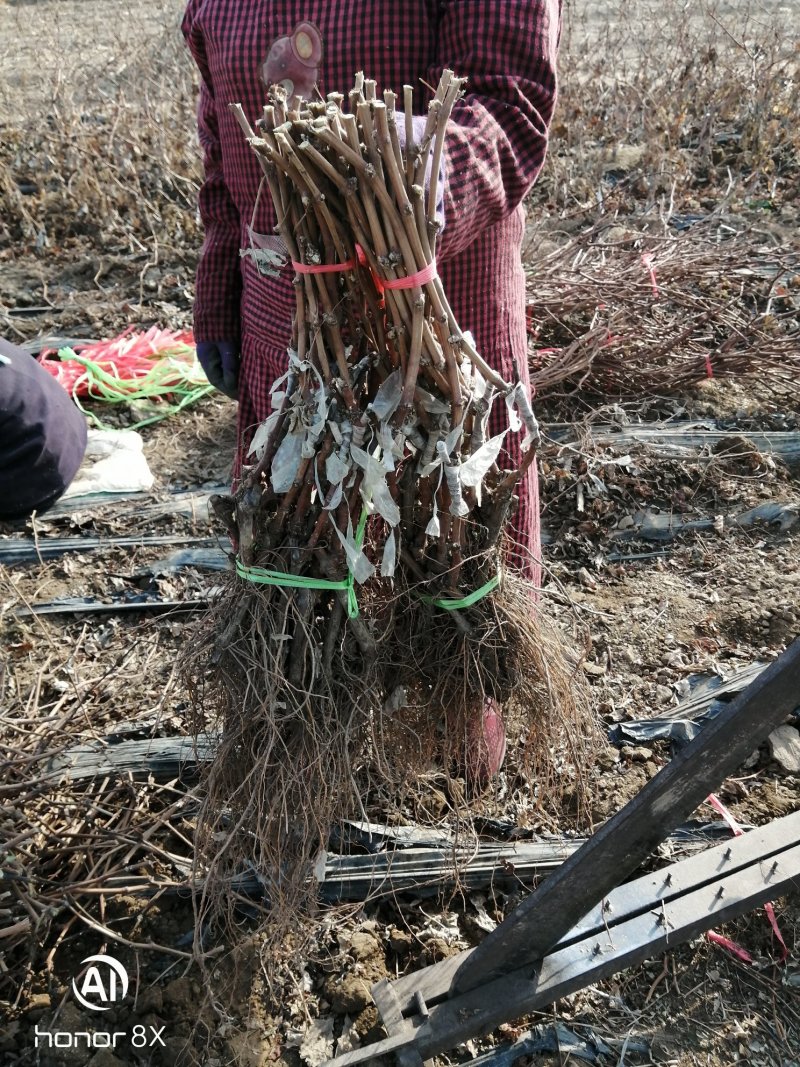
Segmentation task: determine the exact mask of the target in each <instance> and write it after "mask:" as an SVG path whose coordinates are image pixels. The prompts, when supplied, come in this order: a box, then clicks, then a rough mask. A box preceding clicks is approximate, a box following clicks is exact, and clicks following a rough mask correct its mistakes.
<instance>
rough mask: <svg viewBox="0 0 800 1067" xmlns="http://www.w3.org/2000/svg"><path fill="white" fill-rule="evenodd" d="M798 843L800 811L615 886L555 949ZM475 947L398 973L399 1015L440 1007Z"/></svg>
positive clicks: (395, 986)
mask: <svg viewBox="0 0 800 1067" xmlns="http://www.w3.org/2000/svg"><path fill="white" fill-rule="evenodd" d="M798 840H800V812H795V813H794V814H792V815H787V816H786V817H785V818H783V819H781V820H780V828H779V830H776V829H775V824H774V823H773V824H769V825H767V826H763V827H760V828H758V829H755V830H750V831H749V832H748V833H746V834H745V835H744V836H743V837H741V838H739V839H737V841H736V846H737V847H736V848H735V849H734V848H733V847H732V846H733V843H734V842H733V839H730V840H728V841H727V842H725V843H724V844H723V845H721V846H715V847H714V848H706V849H703V851H702V852H700V853H698V854H697V855H694V856H690V857H688V858H686V859H683V860H681V861H680V862H678V863H674V864H671V865H670V866H668V867H666V868H663V869H662V870H659V871H655V872H652V873H650V874H645V875H642V876H641V877H640V878H636V879H635V880H634V881H632V882H627V883H626V884H625V885H622V886H619V887H618V888H616V889H615V890H614V891H613V893H612V894H611V895H610V896H609V897H608V898H607V899H606V900H605V901H601V902H600V903H598V904H597V905H596V906H595V907H594V908H592V910H591V911H589V912H588V913H587V914H586V915H584V916H583V918H581V919H580V920H579V921H578V922H577V923H576V924H575V926H573V927H572V929H570V930H569V931H568V932H567V933H566V934H565V935H564V936H563V937H562V938H561V940H560V941H559V942H558V945H557V948H558V949H562V948H566V947H567V946H568V945H571V944H574V943H575V942H576V941H580V940H584V939H589V938H591V937H595V938H596V937H600V936H605V935H606V934H607V933H608V932H609V931H613V930H614V928H615V927H616V926H619V925H621V924H622V923H624V922H628V921H629V920H630V919H632V918H635V917H636V916H637V915H640V914H641V913H642V911H646V910H647V909H648V908H651V907H653V901H659V902H660V901H664V902H666V903H669V902H671V901H673V900H675V899H677V898H678V897H679V896H681V895H682V894H685V893H688V892H692V891H693V890H695V889H698V888H701V887H702V886H704V885H709V884H711V883H712V882H715V881H716V880H717V879H718V878H719V876H720V875H721V874H724V875H725V876H730V875H732V874H735V873H736V872H737V871H738V870H741V869H742V868H744V867H747V866H749V865H750V864H752V863H754V862H756V861H757V860H764V859H765V858H767V857H770V858H771V857H772V856H773V855H775V854H777V853H779V852H780V851H781V850H783V849H785V848H786V843H787V842H790V841H798ZM476 951H477V950H476V949H468V950H467V951H466V952H461V953H459V955H458V956H451V957H450V958H449V959H446V960H442V961H441V962H440V963H437V964H434V965H433V966H431V967H426V968H424V969H423V970H421V971H417V972H416V973H414V974H407V975H404V976H403V977H402V978H398V979H397V980H396V981H394V982H393V983H392V989H393V992H394V998H395V1000H396V1002H397V1003H398V1005H399V1008H400V1011H401V1012H402V1013H403V1014H404V1015H407V1014H408V1013H409V1012H411V1011H413V1008H414V999H415V996H416V994H417V993H418V992H419V993H421V994H422V996H423V997H424V998H425V1002H426V1003H427V1004H429V1005H432V1004H437V1003H440V1002H441V1001H442V1000H444V999H445V998H446V996H447V994H448V991H449V989H450V986H451V984H452V982H453V979H454V977H455V975H456V974H457V973H458V971H459V970H460V969H462V967H463V968H466V966H467V965H468V963H469V961H470V960H471V959H472V958H474V955H475V953H476Z"/></svg>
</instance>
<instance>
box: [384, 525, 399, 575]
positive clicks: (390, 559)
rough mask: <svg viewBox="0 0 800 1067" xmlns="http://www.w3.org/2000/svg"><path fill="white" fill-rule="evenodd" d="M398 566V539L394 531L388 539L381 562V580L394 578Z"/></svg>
mask: <svg viewBox="0 0 800 1067" xmlns="http://www.w3.org/2000/svg"><path fill="white" fill-rule="evenodd" d="M396 565H397V538H396V537H395V532H394V530H392V531H391V533H390V534H389V536H388V537H387V538H386V546H385V548H384V550H383V560H382V561H381V578H393V577H394V571H395V566H396Z"/></svg>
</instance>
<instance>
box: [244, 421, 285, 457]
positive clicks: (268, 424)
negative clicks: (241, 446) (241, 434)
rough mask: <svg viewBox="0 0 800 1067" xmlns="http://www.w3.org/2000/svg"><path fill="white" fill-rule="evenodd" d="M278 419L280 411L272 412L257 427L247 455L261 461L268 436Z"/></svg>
mask: <svg viewBox="0 0 800 1067" xmlns="http://www.w3.org/2000/svg"><path fill="white" fill-rule="evenodd" d="M279 417H280V411H273V412H272V414H271V415H268V416H267V417H266V419H264V421H263V422H262V423H261V424H260V425H259V427H258V429H257V430H256V432H255V433H254V434H253V440H252V442H251V443H250V450H249V451H248V453H247V455H248V457H249V456H252V455H255V457H256V459H257V460H259V461H260V460H261V459H262V458H263V456H264V451H265V449H266V447H267V442H268V441H269V438H270V434H271V433H272V431H273V430H274V429H275V424H276V423H277V421H278V418H279Z"/></svg>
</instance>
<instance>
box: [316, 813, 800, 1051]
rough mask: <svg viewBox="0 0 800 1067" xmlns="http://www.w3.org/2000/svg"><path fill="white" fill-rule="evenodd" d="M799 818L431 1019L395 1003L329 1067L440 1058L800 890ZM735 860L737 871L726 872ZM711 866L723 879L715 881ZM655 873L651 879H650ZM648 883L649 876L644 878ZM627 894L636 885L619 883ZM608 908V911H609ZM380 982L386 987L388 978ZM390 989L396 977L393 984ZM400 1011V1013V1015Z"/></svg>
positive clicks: (722, 851) (740, 843) (460, 997)
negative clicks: (380, 1028)
mask: <svg viewBox="0 0 800 1067" xmlns="http://www.w3.org/2000/svg"><path fill="white" fill-rule="evenodd" d="M798 818H799V816H798V814H797V813H795V814H794V815H790V816H786V817H785V818H784V819H778V820H776V821H775V822H773V823H772V824H770V825H769V826H766V827H762V828H761V829H760V830H756V831H752V832H751V834H749V835H744V836H743V837H738V838H734V839H732V840H731V841H730V842H729V843H727V844H721V845H717V846H715V847H714V848H713V849H710V850H709V851H708V852H707V853H706V864H705V869H704V871H703V872H701V874H700V879H701V883H702V884H700V885H699V886H698V887H694V888H691V889H687V891H686V892H684V893H682V894H680V895H679V896H677V897H676V898H674V899H672V900H670V901H669V902H666V901H665V900H664V898H663V897H662V896H661V889H660V887H659V888H656V889H655V891H653V887H652V884H651V886H650V888H649V890H648V889H647V887H646V886H643V887H642V898H641V905H642V907H641V909H640V910H639V912H638V914H636V915H634V916H632V917H631V918H629V919H627V920H625V921H623V922H620V923H618V924H616V925H615V926H613V927H610V928H609V930H608V931H606V930H605V929H603V930H601V931H596V930H594V931H592V933H591V934H590V935H589V936H584V937H582V938H581V939H580V940H578V941H573V942H572V943H571V944H569V945H567V946H566V947H563V948H562V947H560V946H559V947H558V948H557V949H556V950H555V951H553V952H551V953H549V954H548V955H547V956H546V957H545V958H544V959H543V960H540V961H538V962H537V963H532V964H527V965H525V966H522V967H519V968H517V969H515V970H513V971H509V972H507V973H506V974H504V975H503V976H501V977H500V978H496V979H494V980H493V981H490V982H488V983H487V984H486V985H483V986H481V987H480V988H476V989H472V990H469V991H467V992H465V993H461V994H456V995H455V996H454V997H452V998H450V999H443V1000H441V1001H440V1002H439V1003H438V1004H433V1005H431V1002H430V1001H429V1000H427V999H426V1011H427V1014H426V1015H419V1014H417V1015H414V1016H413V1017H411V1018H403V1019H402V1022H401V1023H398V1021H397V1020H398V1014H397V1005H396V1004H395V1011H394V1015H393V1020H394V1029H395V1032H394V1033H392V1034H390V1036H389V1037H388V1038H385V1039H384V1040H382V1041H377V1042H375V1043H374V1044H372V1045H368V1046H365V1047H364V1048H361V1049H357V1050H355V1051H353V1052H348V1053H345V1054H344V1055H342V1056H338V1057H336V1058H335V1059H333V1060H330V1061H328V1064H327V1065H326V1067H355V1065H356V1064H364V1063H372V1062H374V1061H375V1060H377V1059H378V1058H379V1057H382V1056H386V1055H389V1054H396V1053H397V1051H398V1050H400V1049H403V1048H408V1047H412V1048H413V1049H414V1051H415V1053H416V1054H417V1055H419V1056H420V1057H421V1058H422V1059H423V1060H425V1059H429V1058H430V1057H432V1056H436V1055H438V1054H439V1053H442V1052H445V1051H447V1050H448V1049H451V1048H453V1047H454V1046H456V1045H458V1044H460V1043H461V1042H463V1041H466V1040H468V1039H469V1038H473V1037H478V1036H480V1035H482V1034H486V1033H489V1032H490V1031H491V1030H493V1029H495V1027H497V1026H499V1025H500V1024H501V1023H503V1022H510V1021H512V1020H513V1019H517V1018H520V1017H521V1016H523V1015H525V1014H527V1013H529V1012H531V1011H538V1010H541V1009H542V1008H545V1007H547V1006H548V1005H549V1004H552V1003H553V1002H554V1001H556V1000H558V999H559V998H561V997H564V996H568V995H569V994H570V993H574V992H576V991H577V990H579V989H583V988H585V987H586V986H588V985H591V984H592V983H594V982H597V981H600V980H601V979H603V978H606V977H608V976H609V975H611V974H614V973H615V972H617V971H619V970H622V969H624V968H626V967H630V966H632V965H634V964H637V963H640V962H642V961H643V960H646V959H649V958H650V957H652V956H654V955H657V954H658V953H659V952H663V951H664V950H665V949H667V948H672V947H674V946H675V945H678V944H681V943H683V942H685V941H687V940H690V939H691V938H693V937H695V936H696V935H697V934H700V933H702V932H704V931H705V930H709V929H711V928H712V927H713V926H717V925H718V924H720V923H723V922H727V921H728V920H729V919H733V918H735V917H736V916H738V915H741V914H743V913H745V912H747V911H750V910H752V909H753V908H755V907H757V906H758V905H759V904H763V903H765V902H766V901H768V900H770V899H773V898H776V897H779V896H781V895H782V894H783V893H785V892H786V891H787V890H788V889H790V888H800V843H798V842H797V837H796V834H797V824H798ZM754 834H758V835H759V840H760V841H761V843H762V844H763V847H764V851H765V852H766V854H767V855H768V857H769V862H764V859H763V856H762V855H757V856H755V857H753V856H752V853H753V843H754V842H753V840H748V838H752V837H753V835H754ZM742 850H745V851H747V852H749V854H751V862H750V863H748V864H746V865H745V866H741V854H742ZM695 862H696V857H692V859H690V860H683V861H681V862H680V863H677V864H673V865H672V866H671V867H669V868H668V869H667V870H665V871H662V872H659V873H660V875H661V876H662V879H661V881H662V883H663V881H665V880H666V878H667V875H670V876H671V877H672V878H673V879H680V878H682V873H681V868H682V867H683V865H684V864H694V863H695ZM728 864H730V866H731V868H733V867H736V870H735V871H734V872H733V873H732V874H721V873H720V872H722V871H724V870H725V869H726V868H727V865H728ZM709 871H716V872H717V877H716V878H715V879H714V880H712V881H709V880H708V877H709ZM647 877H648V878H652V876H647ZM644 881H645V882H646V879H645V880H644ZM622 889H623V890H625V891H630V887H628V886H625V887H622ZM618 892H619V891H615V892H612V893H610V894H609V895H608V902H607V903H608V905H609V906H610V911H609V914H610V915H613V914H614V912H615V911H616V909H617V906H619V905H620V898H619V897H618V895H617V893H618ZM606 910H607V911H608V909H606ZM382 984H383V983H382ZM387 984H388V985H391V983H387ZM400 1016H401V1017H402V1012H400Z"/></svg>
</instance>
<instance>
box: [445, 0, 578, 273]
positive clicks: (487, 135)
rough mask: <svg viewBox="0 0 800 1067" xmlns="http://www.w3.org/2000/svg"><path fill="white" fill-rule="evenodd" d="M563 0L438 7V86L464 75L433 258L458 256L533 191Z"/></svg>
mask: <svg viewBox="0 0 800 1067" xmlns="http://www.w3.org/2000/svg"><path fill="white" fill-rule="evenodd" d="M560 20H561V0H496V2H486V0H449V2H447V3H444V4H443V5H442V14H441V22H440V25H439V39H438V46H437V57H436V58H437V64H438V65H437V66H436V67H434V68H433V69H432V70H431V71H430V73H429V76H428V81H429V82H430V84H431V85H436V84H437V81H438V79H439V74H440V72H441V70H442V69H443V68H444V67H450V68H452V70H454V71H455V73H456V74H457V75H459V76H461V77H466V78H467V79H468V80H467V85H466V95H465V96H464V98H463V99H462V100H461V101H459V102H458V103H457V104H456V106H455V108H454V109H453V118H452V122H451V123H450V125H449V127H448V134H447V140H446V146H445V173H446V184H445V204H444V206H445V227H444V230H443V232H442V236H441V240H440V245H439V252H438V255H437V258H438V259H439V260H440V261H442V262H444V261H446V260H447V259H449V258H451V257H452V256H455V255H458V253H460V252H462V251H463V250H464V249H465V248H466V247H467V246H468V245H470V244H471V243H472V241H474V239H475V237H476V235H477V234H479V233H480V232H481V231H483V230H485V229H487V228H488V227H490V226H493V225H494V224H496V223H497V222H499V221H500V220H501V219H504V218H506V217H507V216H508V215H510V214H511V212H512V211H514V210H515V208H516V207H517V206H518V205H519V204H520V203H521V202H522V200H523V198H524V197H525V196H526V194H527V193H528V191H529V190H530V188H531V186H532V185H533V183H534V181H535V179H536V177H537V175H538V173H539V171H540V170H541V167H542V163H543V162H544V157H545V153H546V151H547V131H548V127H549V125H550V120H551V118H552V115H553V109H554V107H555V101H556V57H557V52H558V38H559V30H560Z"/></svg>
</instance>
